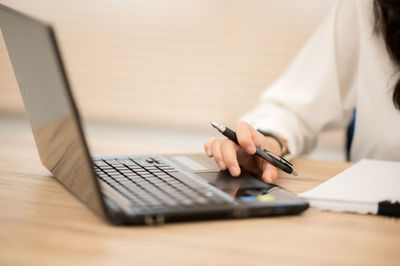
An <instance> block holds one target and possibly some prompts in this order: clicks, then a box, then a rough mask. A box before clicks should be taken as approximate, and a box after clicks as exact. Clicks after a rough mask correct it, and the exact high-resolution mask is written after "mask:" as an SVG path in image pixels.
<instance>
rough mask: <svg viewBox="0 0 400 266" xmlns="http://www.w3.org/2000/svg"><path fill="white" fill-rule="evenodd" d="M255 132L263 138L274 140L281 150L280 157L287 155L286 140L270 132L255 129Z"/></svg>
mask: <svg viewBox="0 0 400 266" xmlns="http://www.w3.org/2000/svg"><path fill="white" fill-rule="evenodd" d="M257 131H258V132H260V133H261V134H262V135H264V136H265V137H269V138H271V139H274V140H275V141H276V142H277V143H278V145H279V146H280V149H281V154H280V155H281V156H283V155H286V154H288V153H289V151H288V148H287V141H286V139H284V138H282V137H280V136H279V135H277V134H275V133H272V132H271V131H267V130H262V129H257Z"/></svg>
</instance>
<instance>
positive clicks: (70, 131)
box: [0, 5, 104, 215]
mask: <svg viewBox="0 0 400 266" xmlns="http://www.w3.org/2000/svg"><path fill="white" fill-rule="evenodd" d="M0 29H1V32H2V35H3V38H4V41H5V43H6V46H7V51H8V54H9V58H10V59H11V63H12V66H13V69H14V74H15V77H16V79H17V83H18V87H19V89H20V92H21V95H22V98H23V102H24V106H25V109H26V113H27V116H28V118H29V121H30V124H31V127H32V131H33V135H34V139H35V142H36V146H37V149H38V151H39V156H40V159H41V161H42V163H43V165H44V166H45V167H46V168H47V169H48V170H49V171H50V172H51V173H52V174H53V175H54V176H55V177H56V178H57V179H58V180H59V181H60V182H61V183H62V184H64V185H65V186H66V187H67V188H68V189H69V190H70V191H71V192H72V193H74V194H75V195H76V196H77V197H78V198H79V199H81V200H82V201H83V202H84V203H85V204H86V205H87V206H88V207H89V208H91V209H92V210H94V211H95V212H96V213H98V214H100V215H104V207H103V206H104V204H103V201H102V197H101V196H100V190H99V185H98V182H97V181H96V179H95V176H94V173H93V168H92V165H91V161H90V157H89V152H88V149H87V145H86V142H85V139H84V136H83V132H82V128H81V125H80V120H79V116H78V112H77V109H76V107H75V104H74V102H73V98H72V95H71V91H70V89H69V86H68V81H67V78H66V75H65V72H64V68H63V65H62V61H61V58H60V54H59V52H58V48H57V44H56V41H55V37H54V34H53V31H52V29H51V27H50V26H49V25H47V24H46V23H43V22H40V21H38V20H35V19H32V18H30V17H27V16H25V15H23V14H21V13H19V12H16V11H14V10H11V9H9V8H7V7H4V6H2V5H0Z"/></svg>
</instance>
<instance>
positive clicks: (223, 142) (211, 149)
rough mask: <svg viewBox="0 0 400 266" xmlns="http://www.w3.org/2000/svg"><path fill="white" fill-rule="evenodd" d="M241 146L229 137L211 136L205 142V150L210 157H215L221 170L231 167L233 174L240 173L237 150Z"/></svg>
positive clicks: (230, 170)
mask: <svg viewBox="0 0 400 266" xmlns="http://www.w3.org/2000/svg"><path fill="white" fill-rule="evenodd" d="M238 149H239V147H238V146H237V145H236V144H235V143H233V142H232V141H230V140H228V139H220V138H211V139H209V140H208V141H207V142H206V144H204V150H205V152H206V154H207V155H208V156H209V157H214V160H215V162H216V163H217V165H218V167H219V168H220V169H221V170H223V171H224V170H226V169H229V172H230V173H231V175H232V176H238V175H240V167H239V163H238V160H237V155H236V152H237V151H238Z"/></svg>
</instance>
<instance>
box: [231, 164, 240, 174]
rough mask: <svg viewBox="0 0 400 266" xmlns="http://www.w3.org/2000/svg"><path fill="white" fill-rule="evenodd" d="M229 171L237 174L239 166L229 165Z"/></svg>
mask: <svg viewBox="0 0 400 266" xmlns="http://www.w3.org/2000/svg"><path fill="white" fill-rule="evenodd" d="M229 172H231V175H234V176H236V175H239V168H237V167H236V166H231V167H229Z"/></svg>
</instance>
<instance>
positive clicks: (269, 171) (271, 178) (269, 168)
mask: <svg viewBox="0 0 400 266" xmlns="http://www.w3.org/2000/svg"><path fill="white" fill-rule="evenodd" d="M261 179H262V180H263V181H264V182H267V183H275V182H276V179H278V170H277V169H276V167H275V166H273V165H272V164H269V163H266V164H265V166H264V169H263V173H262V175H261Z"/></svg>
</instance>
